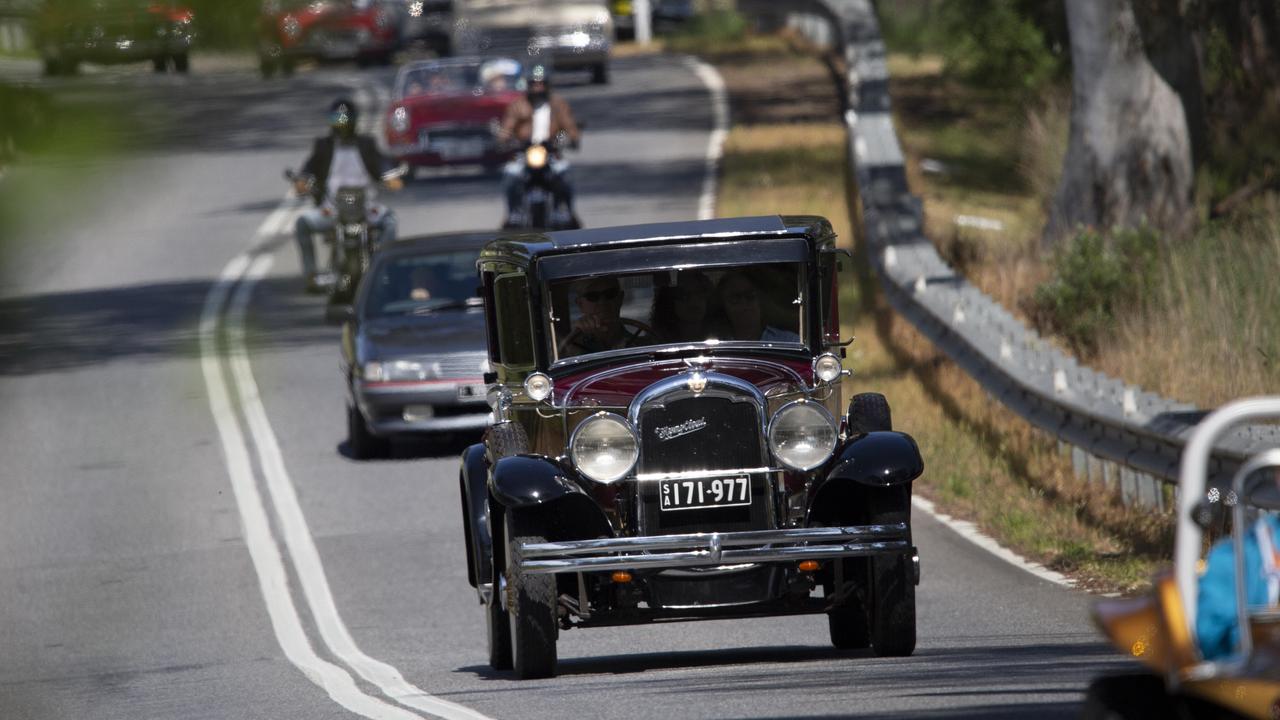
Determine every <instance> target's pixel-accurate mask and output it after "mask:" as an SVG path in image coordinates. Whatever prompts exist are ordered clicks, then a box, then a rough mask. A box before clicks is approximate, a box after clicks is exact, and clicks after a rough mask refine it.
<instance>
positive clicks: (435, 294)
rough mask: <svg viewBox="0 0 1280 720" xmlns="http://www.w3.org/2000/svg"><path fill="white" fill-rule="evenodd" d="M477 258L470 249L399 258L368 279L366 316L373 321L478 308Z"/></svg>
mask: <svg viewBox="0 0 1280 720" xmlns="http://www.w3.org/2000/svg"><path fill="white" fill-rule="evenodd" d="M476 257H477V253H476V252H474V251H470V250H464V251H457V252H448V253H432V254H426V255H410V256H407V257H397V258H393V259H391V260H388V261H387V262H384V263H382V264H381V265H379V266H378V269H377V270H376V271H375V272H376V274H375V275H373V276H372V277H371V278H369V280H368V282H369V283H370V288H369V292H368V296H367V299H366V300H365V315H366V316H367V317H371V318H377V317H392V316H400V315H413V314H424V313H431V312H435V311H437V310H444V309H450V308H459V307H469V306H473V305H474V306H479V305H480V304H481V300H480V298H479V297H477V296H476Z"/></svg>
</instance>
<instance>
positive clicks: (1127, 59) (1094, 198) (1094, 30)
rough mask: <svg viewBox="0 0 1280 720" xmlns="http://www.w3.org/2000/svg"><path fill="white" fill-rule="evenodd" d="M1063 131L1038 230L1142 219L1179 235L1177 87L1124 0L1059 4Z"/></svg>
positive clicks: (1186, 194)
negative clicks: (1065, 82) (1066, 51)
mask: <svg viewBox="0 0 1280 720" xmlns="http://www.w3.org/2000/svg"><path fill="white" fill-rule="evenodd" d="M1066 8H1067V26H1068V29H1069V31H1070V35H1071V62H1072V106H1071V133H1070V140H1069V141H1068V146H1067V155H1066V159H1065V161H1064V163H1063V171H1062V179H1061V181H1060V182H1059V184H1058V190H1057V192H1056V193H1055V196H1054V199H1053V204H1052V206H1051V208H1050V212H1049V225H1048V227H1046V228H1045V234H1044V242H1045V244H1046V245H1053V244H1055V243H1056V242H1057V241H1058V240H1060V239H1061V238H1063V237H1065V236H1067V235H1069V234H1071V233H1072V232H1073V231H1074V230H1075V229H1076V228H1077V227H1078V226H1082V225H1084V226H1091V227H1095V228H1102V229H1107V228H1111V227H1114V226H1125V227H1132V226H1135V225H1139V224H1141V223H1143V222H1146V223H1147V224H1149V225H1151V226H1152V227H1155V228H1157V229H1160V230H1163V231H1165V232H1167V233H1171V234H1174V235H1180V234H1182V233H1184V232H1185V231H1187V230H1188V229H1189V228H1190V224H1191V222H1192V219H1193V196H1192V193H1193V189H1194V181H1195V173H1194V171H1193V168H1192V152H1191V140H1190V137H1189V135H1188V131H1187V119H1186V114H1185V112H1184V110H1183V107H1182V102H1181V100H1180V99H1179V96H1178V93H1177V92H1175V91H1174V89H1173V88H1172V87H1170V85H1169V83H1168V82H1166V81H1165V80H1164V78H1162V77H1161V76H1160V74H1159V73H1158V72H1156V70H1155V68H1153V67H1152V65H1151V63H1150V62H1149V61H1148V59H1147V56H1146V53H1145V52H1144V45H1143V40H1142V34H1141V30H1140V28H1139V25H1138V23H1137V21H1136V19H1135V17H1134V12H1133V5H1132V2H1131V0H1066Z"/></svg>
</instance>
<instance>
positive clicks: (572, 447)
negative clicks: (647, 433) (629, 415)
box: [569, 412, 640, 483]
mask: <svg viewBox="0 0 1280 720" xmlns="http://www.w3.org/2000/svg"><path fill="white" fill-rule="evenodd" d="M569 456H570V457H571V458H572V459H573V464H574V467H576V468H578V471H579V472H581V473H582V474H583V475H586V476H587V477H589V478H591V479H592V480H595V481H596V482H601V483H612V482H617V481H619V480H621V479H622V478H624V477H626V476H627V473H629V472H631V468H633V467H635V464H636V460H638V459H639V458H640V443H639V442H638V441H637V440H636V434H635V432H634V431H632V429H631V425H629V424H628V423H627V421H626V420H623V419H622V418H621V417H619V416H617V415H614V414H613V413H607V412H600V413H596V414H595V415H592V416H591V417H589V418H587V419H586V420H583V421H582V423H581V424H580V425H578V428H577V429H576V430H574V431H573V437H571V438H570V439H569Z"/></svg>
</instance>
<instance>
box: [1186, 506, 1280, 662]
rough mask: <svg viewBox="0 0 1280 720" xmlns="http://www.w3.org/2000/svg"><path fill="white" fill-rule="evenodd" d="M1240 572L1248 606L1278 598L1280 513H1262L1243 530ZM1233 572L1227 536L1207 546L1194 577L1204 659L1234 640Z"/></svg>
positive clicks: (1224, 651)
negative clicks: (1197, 583) (1200, 568)
mask: <svg viewBox="0 0 1280 720" xmlns="http://www.w3.org/2000/svg"><path fill="white" fill-rule="evenodd" d="M1244 572H1245V589H1244V591H1245V598H1246V600H1247V602H1248V605H1249V606H1250V607H1268V606H1274V605H1276V603H1277V602H1280V518H1276V517H1275V516H1274V515H1264V516H1262V517H1261V518H1259V519H1258V521H1257V522H1255V523H1254V524H1253V526H1252V527H1250V528H1249V530H1248V532H1246V533H1245V535H1244ZM1235 577H1236V568H1235V549H1234V548H1233V547H1232V544H1231V539H1230V538H1227V539H1225V540H1222V541H1220V542H1218V543H1217V544H1215V545H1214V546H1213V548H1212V549H1211V550H1210V551H1209V556H1208V558H1207V560H1206V563H1205V571H1204V575H1203V576H1201V577H1200V589H1199V598H1198V602H1197V603H1196V639H1197V641H1198V644H1199V646H1200V654H1201V655H1203V656H1204V658H1205V659H1206V660H1216V659H1219V658H1223V657H1226V656H1229V655H1231V654H1232V652H1234V651H1235V649H1236V646H1237V644H1238V643H1239V639H1240V629H1239V627H1238V621H1237V617H1236V583H1235Z"/></svg>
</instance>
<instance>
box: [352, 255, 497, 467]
mask: <svg viewBox="0 0 1280 720" xmlns="http://www.w3.org/2000/svg"><path fill="white" fill-rule="evenodd" d="M492 237H493V233H492V232H490V233H487V234H485V233H446V234H440V235H429V236H424V237H417V238H409V239H403V240H399V241H397V242H395V243H394V244H392V245H389V246H385V247H383V248H382V249H381V250H379V251H378V253H377V255H375V256H374V260H373V263H372V265H371V266H370V268H369V270H368V272H367V273H366V274H365V276H364V279H363V280H361V282H360V287H359V289H358V290H357V293H356V299H355V302H354V303H353V304H352V309H351V317H350V319H349V320H348V321H347V322H346V323H345V324H344V325H343V328H342V373H343V377H344V378H345V381H346V385H347V449H348V451H349V452H350V454H351V455H352V456H353V457H355V458H357V459H366V458H372V457H378V456H381V455H385V454H386V453H387V451H388V449H389V439H390V438H391V436H393V435H397V434H402V433H440V432H450V431H457V430H480V429H482V428H484V427H485V426H486V425H487V424H488V422H489V407H488V405H486V404H485V385H484V379H483V378H484V374H485V372H487V371H488V369H489V365H488V360H487V358H486V354H485V350H484V348H485V334H484V333H485V330H484V312H483V301H482V300H481V299H480V297H479V296H478V295H477V294H476V282H475V263H476V258H477V256H478V255H479V251H480V248H481V246H483V245H484V243H485V242H486V241H487V240H489V239H490V238H492Z"/></svg>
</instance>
